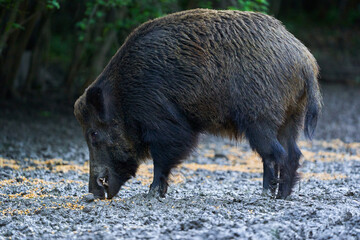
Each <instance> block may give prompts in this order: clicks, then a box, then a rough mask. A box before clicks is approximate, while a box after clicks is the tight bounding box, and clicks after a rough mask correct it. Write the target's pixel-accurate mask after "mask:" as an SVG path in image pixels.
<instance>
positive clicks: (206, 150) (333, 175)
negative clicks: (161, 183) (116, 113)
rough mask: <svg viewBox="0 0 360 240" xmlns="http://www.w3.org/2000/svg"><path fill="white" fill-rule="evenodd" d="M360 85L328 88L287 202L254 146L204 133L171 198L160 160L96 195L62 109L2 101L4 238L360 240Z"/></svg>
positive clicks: (75, 128)
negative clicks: (163, 188)
mask: <svg viewBox="0 0 360 240" xmlns="http://www.w3.org/2000/svg"><path fill="white" fill-rule="evenodd" d="M359 93H360V88H358V87H346V86H341V85H325V86H323V94H324V111H323V115H322V117H321V118H320V121H319V125H318V128H317V134H316V136H315V140H313V141H312V142H309V141H304V139H301V141H300V147H301V149H302V151H303V154H304V157H303V159H302V166H301V169H300V172H301V173H302V180H301V181H300V182H299V184H297V186H296V188H295V191H294V193H293V194H292V195H291V196H290V197H289V198H288V199H287V200H275V199H271V198H269V197H267V196H262V195H261V190H262V189H261V186H262V182H261V181H262V180H261V178H262V167H261V166H262V164H261V161H260V159H259V157H258V156H257V155H256V154H254V153H252V152H251V151H250V148H249V146H248V144H247V143H246V142H243V143H235V142H231V141H229V140H226V139H220V138H216V137H211V136H203V137H202V141H201V143H200V145H199V148H198V149H197V150H196V151H195V152H194V153H193V154H192V155H191V157H190V158H189V159H187V160H186V161H185V162H184V164H182V165H181V166H180V167H179V168H177V169H176V170H175V171H174V172H173V175H172V183H171V186H170V188H169V193H168V195H167V197H166V198H165V199H153V198H148V197H147V195H146V193H147V191H148V188H149V184H150V183H151V178H152V166H151V161H149V162H148V164H144V165H142V166H141V168H140V170H139V172H138V176H137V177H136V178H135V179H132V180H131V181H129V182H128V183H127V184H126V185H125V187H123V189H122V190H121V191H120V193H119V194H118V196H117V197H115V198H114V199H113V200H111V201H109V200H103V201H99V200H95V201H94V200H93V199H92V198H91V195H89V194H87V179H88V162H87V159H88V153H87V147H86V145H85V141H84V140H83V136H82V132H81V129H80V126H79V125H78V124H77V122H76V120H75V118H74V117H73V115H72V110H71V108H69V107H64V106H63V104H61V103H59V102H58V103H54V102H53V101H51V103H49V101H43V102H42V103H41V104H39V103H36V102H27V104H26V105H25V104H21V103H19V102H1V103H0V113H1V114H0V239H1V238H12V239H25V238H28V239H33V238H36V239H38V238H44V239H55V238H56V239H72V238H79V239H115V238H125V239H234V238H237V239H238V238H240V239H264V240H265V239H308V238H314V239H330V238H332V239H333V238H338V239H360V188H359V183H360V134H359V130H358V129H360V94H359Z"/></svg>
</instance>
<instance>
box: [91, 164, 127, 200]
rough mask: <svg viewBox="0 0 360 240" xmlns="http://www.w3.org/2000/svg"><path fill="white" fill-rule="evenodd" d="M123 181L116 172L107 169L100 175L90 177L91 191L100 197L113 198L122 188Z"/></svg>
mask: <svg viewBox="0 0 360 240" xmlns="http://www.w3.org/2000/svg"><path fill="white" fill-rule="evenodd" d="M122 185H123V182H122V181H121V180H120V178H119V176H117V174H116V173H114V172H112V171H109V170H108V169H106V170H105V171H102V172H101V173H100V174H98V175H93V176H91V177H90V183H89V192H90V193H92V194H93V195H94V197H95V198H98V199H105V198H107V199H111V198H113V197H114V196H115V195H116V194H117V193H118V192H119V190H120V187H121V186H122Z"/></svg>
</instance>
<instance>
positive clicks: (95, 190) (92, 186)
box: [89, 177, 105, 199]
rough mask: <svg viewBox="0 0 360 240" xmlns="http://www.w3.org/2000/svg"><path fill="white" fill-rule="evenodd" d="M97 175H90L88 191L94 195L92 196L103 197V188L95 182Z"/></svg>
mask: <svg viewBox="0 0 360 240" xmlns="http://www.w3.org/2000/svg"><path fill="white" fill-rule="evenodd" d="M97 179H98V178H97V177H90V179H89V192H90V193H92V194H93V195H94V198H99V199H105V189H104V188H103V187H102V186H99V184H98V183H97Z"/></svg>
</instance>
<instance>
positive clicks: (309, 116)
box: [304, 66, 322, 139]
mask: <svg viewBox="0 0 360 240" xmlns="http://www.w3.org/2000/svg"><path fill="white" fill-rule="evenodd" d="M314 70H315V71H314ZM304 75H305V76H304V77H305V79H306V83H305V89H306V98H307V101H306V102H307V103H306V113H305V126H304V133H305V137H307V138H308V139H311V138H312V136H313V134H314V131H315V128H316V124H317V121H318V116H319V113H320V111H321V107H322V100H321V94H320V89H319V84H318V81H317V76H318V67H317V66H316V67H315V68H312V69H311V70H310V69H306V70H305V71H304Z"/></svg>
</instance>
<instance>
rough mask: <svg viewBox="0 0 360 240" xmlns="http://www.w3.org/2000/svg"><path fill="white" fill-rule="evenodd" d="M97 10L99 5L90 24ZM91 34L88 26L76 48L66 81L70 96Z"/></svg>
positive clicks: (92, 15) (93, 12) (91, 15)
mask: <svg viewBox="0 0 360 240" xmlns="http://www.w3.org/2000/svg"><path fill="white" fill-rule="evenodd" d="M97 8H98V5H95V6H94V8H93V10H92V12H91V14H90V16H89V21H88V23H90V20H91V19H92V18H93V17H94V15H95V13H96V10H97ZM90 33H91V28H90V24H88V28H87V29H86V33H85V37H84V40H83V41H82V42H78V43H77V45H76V48H75V52H74V56H73V58H72V61H71V64H70V68H69V71H68V74H67V76H66V79H65V87H66V90H67V91H68V93H69V94H70V95H71V94H72V92H73V85H74V80H75V76H76V75H77V73H78V71H79V69H80V66H81V57H82V56H83V53H84V50H85V48H86V45H87V44H88V42H89V38H90Z"/></svg>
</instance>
